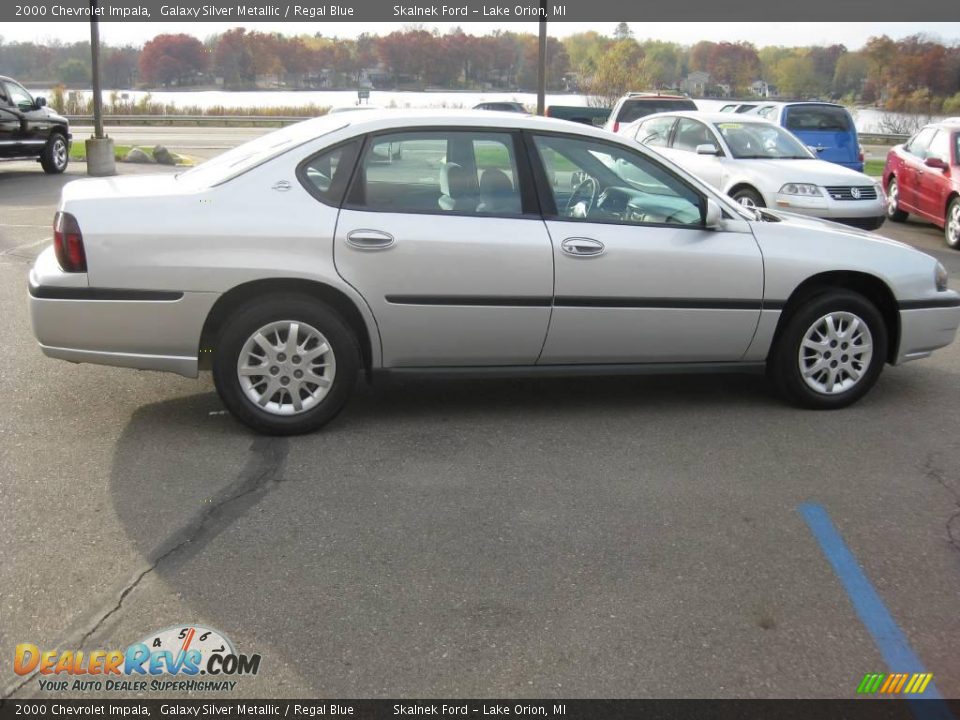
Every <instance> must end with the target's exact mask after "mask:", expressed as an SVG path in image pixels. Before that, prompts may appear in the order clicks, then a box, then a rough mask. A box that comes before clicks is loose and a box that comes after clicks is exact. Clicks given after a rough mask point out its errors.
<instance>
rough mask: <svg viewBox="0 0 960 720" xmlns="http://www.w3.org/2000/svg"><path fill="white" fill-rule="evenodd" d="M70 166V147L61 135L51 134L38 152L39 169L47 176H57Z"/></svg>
mask: <svg viewBox="0 0 960 720" xmlns="http://www.w3.org/2000/svg"><path fill="white" fill-rule="evenodd" d="M69 164H70V145H69V144H68V143H67V138H66V137H64V136H63V134H62V133H58V132H55V133H51V134H50V137H49V138H47V144H46V145H44V146H43V150H42V151H41V152H40V167H42V168H43V171H44V172H45V173H47V174H48V175H59V174H60V173H62V172H63V171H64V170H66V169H67V165H69Z"/></svg>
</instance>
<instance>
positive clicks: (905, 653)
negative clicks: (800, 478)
mask: <svg viewBox="0 0 960 720" xmlns="http://www.w3.org/2000/svg"><path fill="white" fill-rule="evenodd" d="M798 510H799V511H800V514H801V515H802V516H803V519H804V520H805V521H806V523H807V526H808V527H809V528H810V532H811V533H813V536H814V538H816V540H817V542H818V543H819V544H820V549H821V550H822V551H823V554H824V556H825V557H826V558H827V560H828V561H829V562H830V565H832V566H833V571H834V572H835V573H836V574H837V578H838V579H839V580H840V583H841V584H842V585H843V589H844V590H846V592H847V597H849V598H850V602H851V604H852V605H853V609H854V610H855V611H856V613H857V616H858V617H859V618H860V622H862V623H863V625H864V627H865V628H866V629H867V632H869V633H870V635H871V637H872V638H873V641H874V643H875V644H876V646H877V649H879V650H880V654H881V655H882V656H883V660H884V662H886V664H887V668H888V669H889V670H890V672H895V673H901V672H906V673H923V672H926V670H924V667H923V663H922V662H921V661H920V658H919V657H918V656H917V654H916V653H915V652H914V651H913V648H912V647H910V641H909V640H908V639H907V636H906V635H905V634H904V633H903V630H901V629H900V626H899V625H897V622H896V620H894V619H893V616H892V615H891V614H890V611H889V610H887V606H886V605H884V604H883V600H882V599H881V598H880V595H878V594H877V591H876V590H875V589H874V587H873V585H872V584H871V582H870V580H869V578H867V576H866V574H865V573H864V572H863V569H862V568H861V567H860V563H858V562H857V559H856V558H855V557H854V556H853V553H852V552H850V549H849V548H848V547H847V545H846V543H844V541H843V538H842V537H840V533H839V532H838V531H837V528H836V527H835V526H834V524H833V521H832V520H831V519H830V515H829V514H827V511H826V510H825V509H824V508H823V507H821V506H820V505H816V504H814V503H803V504H801V505H800V507H799V508H798ZM857 670H858V671H860V670H861V669H860V668H857ZM865 670H869V668H865ZM855 674H856V673H854V675H855ZM920 697H922V698H923V699H922V700H920V699H918V700H916V701H915V702H913V703H911V705H912V709H913V710H914V715H915V716H916V717H917V718H922V719H923V720H956V719H955V718H954V715H953V713H951V712H950V710H949V708H947V705H946V703H945V702H943V697H942V696H941V695H940V691H939V690H937V687H936V685H935V684H934V683H932V682H931V683H930V684H929V685H928V686H927V688H926V690H925V692H924V693H923V695H922V696H920ZM930 700H934V701H939V702H929V701H930Z"/></svg>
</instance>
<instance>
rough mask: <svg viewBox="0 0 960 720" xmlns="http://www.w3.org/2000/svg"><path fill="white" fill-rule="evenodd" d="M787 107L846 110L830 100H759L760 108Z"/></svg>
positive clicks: (843, 106)
mask: <svg viewBox="0 0 960 720" xmlns="http://www.w3.org/2000/svg"><path fill="white" fill-rule="evenodd" d="M787 105H829V106H830V107H838V108H843V109H844V110H846V109H847V108H846V106H845V105H841V104H840V103H835V102H830V101H829V100H774V101H764V100H758V101H757V106H758V107H785V106H787Z"/></svg>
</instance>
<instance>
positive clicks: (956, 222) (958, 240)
mask: <svg viewBox="0 0 960 720" xmlns="http://www.w3.org/2000/svg"><path fill="white" fill-rule="evenodd" d="M943 237H944V239H945V240H946V241H947V245H949V246H950V247H952V248H953V249H954V250H960V197H956V198H954V199H953V200H952V201H951V202H950V205H948V206H947V216H946V218H945V219H944V223H943Z"/></svg>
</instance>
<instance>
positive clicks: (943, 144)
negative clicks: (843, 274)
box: [883, 118, 960, 250]
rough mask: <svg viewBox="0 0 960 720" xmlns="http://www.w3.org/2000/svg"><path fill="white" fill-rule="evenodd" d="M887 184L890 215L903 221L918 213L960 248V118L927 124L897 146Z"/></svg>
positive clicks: (891, 155)
mask: <svg viewBox="0 0 960 720" xmlns="http://www.w3.org/2000/svg"><path fill="white" fill-rule="evenodd" d="M883 184H884V187H886V189H887V217H888V218H890V219H891V220H894V221H896V222H902V221H904V220H906V219H907V215H908V214H909V213H913V214H914V215H917V216H919V217H922V218H923V219H925V220H929V221H930V222H932V223H934V224H935V225H937V226H938V227H942V228H943V231H944V232H943V234H944V237H945V238H946V241H947V245H949V246H950V247H952V248H955V249H957V250H960V118H950V119H949V120H946V121H944V122H940V123H934V124H933V125H927V126H926V127H925V128H923V129H922V130H921V131H920V132H918V133H917V134H916V135H914V136H913V137H912V138H910V139H909V140H907V142H905V143H904V144H903V145H897V146H896V147H894V148H892V149H891V150H890V152H888V153H887V164H886V166H885V167H884V168H883Z"/></svg>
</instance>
